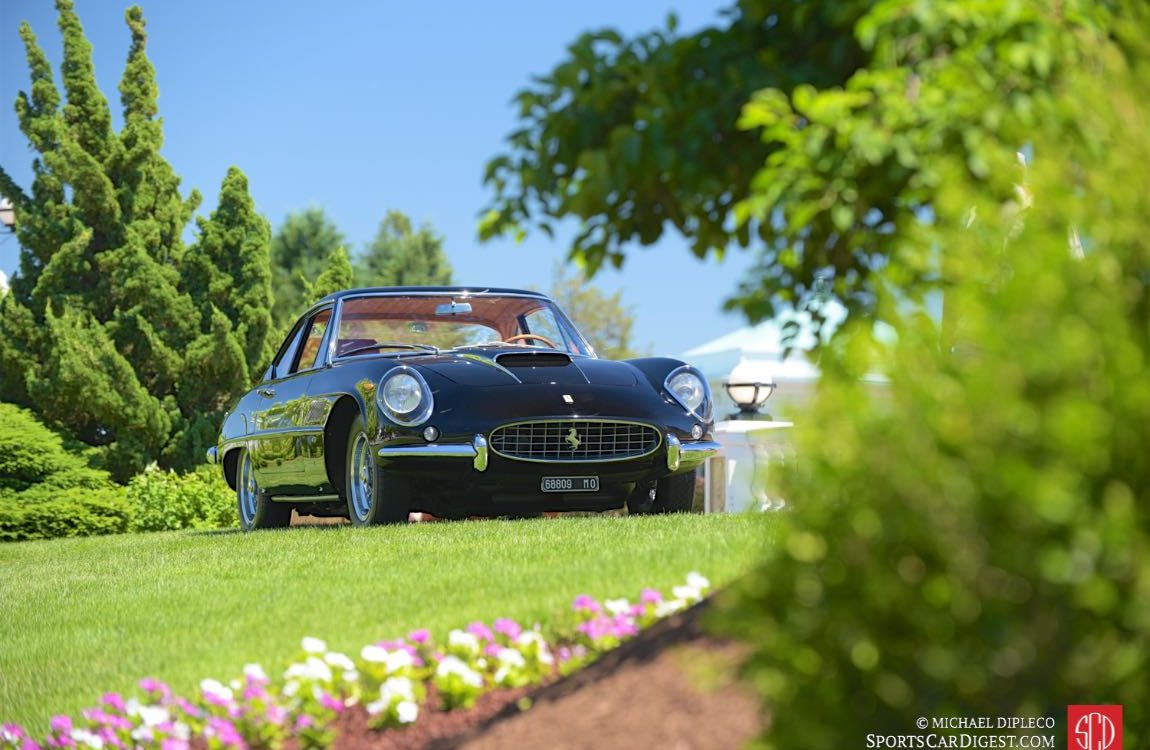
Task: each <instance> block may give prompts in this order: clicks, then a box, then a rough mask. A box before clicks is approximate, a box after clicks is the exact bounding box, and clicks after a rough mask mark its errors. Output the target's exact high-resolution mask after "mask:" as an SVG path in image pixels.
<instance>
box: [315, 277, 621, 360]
mask: <svg viewBox="0 0 1150 750" xmlns="http://www.w3.org/2000/svg"><path fill="white" fill-rule="evenodd" d="M366 297H451V298H454V299H468V298H470V297H507V298H512V299H537V300H540V301H543V302H546V303H548V304H549V305H550V306H551V309H552V310H553V311H554V312H555V317H556V319H557V321H558V322H559V325H560V326H561V327H562V328H563V329H564V331H565V333H566V334H567V335H568V336H570V337H571V338H572V339H573V340H574V341H575V342H576V343H577V344H578V345H579V346H581V347H582V348H583V349H584V350H585V351H587V352H590V354H576V353H573V352H569V351H566V350H565V349H555V350H548V351H559V352H563V353H564V354H567V355H569V356H572V357H582V358H584V359H598V356H599V355H597V354H596V353H595V347H593V346H591V342H589V341H588V340H587V337H585V336H584V335H583V334H582V332H580V330H579V329H578V328H577V327H576V326H575V324H574V323H573V322H571V319H570V318H568V317H567V313H566V312H564V310H563V308H561V307H560V306H559V303H558V302H556V301H555V300H553V299H551V298H550V297H549V296H547V295H546V294H543V293H541V292H536V293H531V292H488V291H481V292H473V291H460V292H451V291H430V290H428V291H424V290H414V291H412V290H405V289H396V290H395V291H372V292H355V293H352V294H345V295H343V296H341V297H339V298H337V299H336V301H335V312H334V313H332V316H331V324H330V328H329V329H328V330H329V331H338V330H339V326H340V325H341V324H342V323H343V303H344V302H345V301H347V300H354V299H364V298H366ZM335 345H336V336H335V335H334V334H331V336H330V338H329V339H328V342H327V350H326V352H325V354H324V363H323V366H325V367H331V365H332V364H333V363H334V362H335V361H336V360H342V359H344V358H343V357H337V356H336V353H335ZM460 348H464V349H465V348H467V347H460ZM442 351H443V352H453V351H456V349H444V350H442ZM420 353H422V352H420ZM317 367H318V365H317Z"/></svg>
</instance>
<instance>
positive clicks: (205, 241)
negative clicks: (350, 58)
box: [0, 0, 270, 479]
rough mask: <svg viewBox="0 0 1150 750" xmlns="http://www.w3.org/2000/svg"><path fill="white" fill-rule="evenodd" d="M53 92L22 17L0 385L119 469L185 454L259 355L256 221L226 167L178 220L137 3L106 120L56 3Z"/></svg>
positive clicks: (263, 324) (60, 1)
mask: <svg viewBox="0 0 1150 750" xmlns="http://www.w3.org/2000/svg"><path fill="white" fill-rule="evenodd" d="M56 9H57V12H58V16H59V26H60V31H61V34H62V36H63V42H64V58H63V64H62V66H61V72H62V76H61V80H62V82H63V89H64V90H63V96H61V93H60V91H59V89H57V87H56V84H55V82H54V80H53V77H52V70H51V67H50V65H49V64H48V60H47V57H46V56H45V55H44V52H43V50H42V49H41V48H40V46H39V43H38V42H37V40H36V37H35V35H34V34H33V33H32V29H31V28H30V27H29V26H28V25H27V24H24V25H22V26H21V29H20V36H21V38H22V39H23V41H24V45H25V49H26V51H27V58H28V66H29V70H30V73H31V89H30V92H31V93H30V94H29V93H24V92H21V94H20V95H19V97H18V98H17V100H16V114H17V119H18V121H19V125H20V128H21V131H22V132H23V133H24V134H25V136H26V137H27V138H28V141H29V144H30V145H31V147H32V148H33V149H35V150H36V152H37V153H38V156H36V157H35V158H34V159H33V164H32V167H33V175H34V178H33V182H32V186H31V191H30V192H25V191H24V190H23V189H22V188H21V187H20V186H19V185H17V184H16V183H15V181H14V180H12V179H11V177H10V176H9V175H8V174H7V173H6V172H5V171H4V170H3V168H0V195H3V196H4V197H6V198H8V199H10V200H11V201H12V203H13V204H14V206H15V208H16V216H17V227H16V231H17V236H18V238H19V241H20V244H21V256H20V271H19V273H18V274H17V275H16V276H15V277H14V278H13V279H12V293H11V294H8V295H6V296H4V297H3V299H2V300H0V399H3V400H6V401H11V402H15V403H18V404H23V405H27V406H28V407H29V408H31V409H32V410H34V411H36V412H37V413H38V414H39V415H40V416H42V417H43V418H44V419H45V420H46V421H47V422H48V423H49V424H51V425H53V426H56V427H58V428H61V429H63V430H64V431H66V432H67V433H69V434H71V435H73V436H75V437H77V438H79V439H81V440H84V441H85V442H88V443H91V444H97V445H106V446H107V447H106V449H105V453H104V455H105V461H106V463H107V466H108V468H109V469H111V470H112V471H113V474H114V475H115V476H117V477H118V478H121V479H123V478H126V477H127V476H129V475H130V474H132V473H133V472H135V471H137V470H139V469H140V468H142V467H143V466H144V465H145V464H146V463H147V462H148V461H151V460H159V461H160V462H161V463H162V464H164V465H167V466H174V467H187V466H190V465H192V464H194V463H196V462H197V461H198V460H200V457H201V456H202V455H203V449H204V448H206V447H207V445H209V444H210V443H211V442H212V441H213V440H214V437H215V430H216V428H217V427H218V424H219V420H220V419H221V417H222V413H223V409H224V406H225V404H226V403H227V402H228V401H229V400H230V399H231V398H232V397H233V396H234V395H235V393H236V392H237V391H239V390H241V389H242V388H243V387H244V386H246V385H247V383H248V382H249V381H250V376H251V374H252V373H253V372H258V368H260V367H262V365H263V361H264V360H266V359H267V356H268V341H267V334H268V328H269V309H270V289H269V271H268V265H267V263H268V262H267V257H268V228H267V223H266V221H264V220H263V219H262V218H261V217H259V216H258V214H256V213H255V209H254V207H253V205H252V201H251V198H250V196H249V195H248V192H247V182H246V179H245V178H244V177H243V175H242V174H241V173H240V172H239V171H238V170H235V169H232V170H230V171H229V172H228V176H227V179H225V181H224V186H223V190H222V192H221V196H220V205H219V207H218V208H217V209H216V211H214V212H213V213H212V215H211V217H210V218H208V219H206V220H201V221H200V223H199V238H198V240H197V242H196V244H195V245H194V246H193V247H192V248H191V249H186V248H185V247H184V244H183V240H182V234H183V231H184V228H185V227H186V226H187V224H188V222H189V221H190V219H191V216H192V214H193V212H194V211H195V209H196V207H197V206H198V205H199V203H200V196H199V194H198V193H197V192H195V191H193V192H192V193H191V194H190V195H189V196H188V197H187V198H185V197H183V196H182V195H181V194H180V190H179V185H180V180H179V177H178V176H176V174H175V172H174V170H173V169H172V167H171V165H170V164H169V163H168V162H167V161H166V160H165V159H164V158H163V156H162V155H161V153H160V149H161V146H162V145H163V132H162V125H161V121H160V120H159V118H158V116H157V113H158V107H157V96H158V89H157V86H156V81H155V71H154V69H153V67H152V64H151V62H150V61H149V60H148V57H147V53H146V45H147V35H146V32H145V24H144V17H143V13H142V12H141V11H140V9H139V8H137V7H133V8H131V9H129V10H128V11H127V12H126V14H125V18H126V21H127V25H128V28H129V30H130V32H131V39H132V43H131V48H130V51H129V54H128V60H127V64H126V66H125V69H124V74H123V78H122V80H121V82H120V86H119V89H120V101H121V105H122V107H123V114H124V126H123V128H122V129H121V130H120V132H118V133H117V132H115V131H114V130H113V128H112V124H111V115H110V112H109V108H108V102H107V99H106V98H105V97H104V95H103V94H102V93H101V92H100V90H99V87H98V86H97V84H96V79H95V74H94V71H93V66H92V49H91V45H90V44H89V43H88V40H87V39H86V38H85V36H84V31H83V27H82V26H81V24H80V19H79V17H78V16H77V15H76V12H75V9H74V7H73V3H72V0H57V2H56Z"/></svg>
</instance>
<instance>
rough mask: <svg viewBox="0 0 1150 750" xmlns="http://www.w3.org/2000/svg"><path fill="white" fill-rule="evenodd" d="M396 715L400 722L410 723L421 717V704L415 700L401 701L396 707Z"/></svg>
mask: <svg viewBox="0 0 1150 750" xmlns="http://www.w3.org/2000/svg"><path fill="white" fill-rule="evenodd" d="M395 715H396V718H397V719H399V723H400V724H410V723H411V722H413V721H415V720H416V719H417V718H418V717H419V706H417V705H416V704H415V701H400V704H399V705H398V706H396V707H395Z"/></svg>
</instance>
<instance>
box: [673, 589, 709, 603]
mask: <svg viewBox="0 0 1150 750" xmlns="http://www.w3.org/2000/svg"><path fill="white" fill-rule="evenodd" d="M671 594H672V595H674V597H675V598H676V599H682V600H684V601H685V602H697V601H699V600H700V599H702V598H703V592H701V591H699V590H698V589H697V588H695V587H693V586H676V587H674V588H673V589H671Z"/></svg>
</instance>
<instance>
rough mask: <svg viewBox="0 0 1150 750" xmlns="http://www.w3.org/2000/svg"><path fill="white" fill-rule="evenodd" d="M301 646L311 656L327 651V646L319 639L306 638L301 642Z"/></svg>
mask: <svg viewBox="0 0 1150 750" xmlns="http://www.w3.org/2000/svg"><path fill="white" fill-rule="evenodd" d="M300 646H302V647H303V650H304V651H306V652H307V653H309V654H322V653H323V652H324V651H327V644H326V643H324V642H323V641H321V640H320V639H319V638H311V637H308V638H304V639H303V640H302V641H300Z"/></svg>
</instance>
